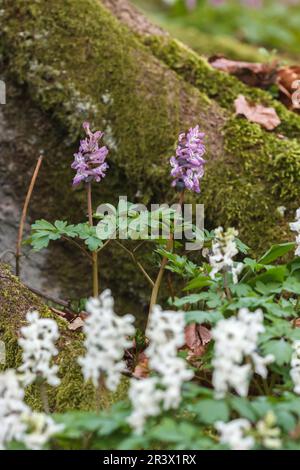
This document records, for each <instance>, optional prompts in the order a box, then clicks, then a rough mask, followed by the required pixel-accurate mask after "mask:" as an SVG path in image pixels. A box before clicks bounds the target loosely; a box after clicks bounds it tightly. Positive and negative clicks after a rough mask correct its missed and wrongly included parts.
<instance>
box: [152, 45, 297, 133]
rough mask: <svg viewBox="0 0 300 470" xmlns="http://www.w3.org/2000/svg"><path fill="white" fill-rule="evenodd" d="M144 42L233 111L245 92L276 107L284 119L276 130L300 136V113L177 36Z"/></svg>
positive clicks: (256, 99)
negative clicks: (213, 63)
mask: <svg viewBox="0 0 300 470" xmlns="http://www.w3.org/2000/svg"><path fill="white" fill-rule="evenodd" d="M143 42H144V44H146V45H147V46H148V47H150V49H151V51H152V52H153V54H154V55H155V56H156V57H158V58H159V59H160V60H162V61H163V62H164V63H166V64H167V65H168V66H169V67H170V68H171V69H172V70H174V71H176V72H177V73H178V74H179V75H180V76H182V77H183V78H184V79H185V80H186V81H187V82H188V83H191V84H192V85H194V86H195V87H197V88H198V89H199V90H201V92H202V93H205V94H206V95H207V96H209V97H210V98H212V99H214V100H216V101H217V102H218V103H219V104H220V106H222V107H224V108H226V109H228V110H229V111H234V106H233V104H234V100H235V99H236V97H237V96H238V95H239V94H243V95H244V96H246V97H247V98H249V99H250V100H253V101H254V102H259V103H262V104H264V105H267V106H272V107H274V108H275V110H276V111H277V113H278V115H279V117H280V119H281V121H282V123H281V125H280V126H279V127H278V128H277V131H278V132H282V133H283V134H285V135H286V136H287V137H292V138H293V137H295V138H299V135H300V116H299V115H297V114H295V113H293V112H290V111H288V110H287V109H286V108H285V106H283V105H282V104H281V103H279V102H278V101H276V100H275V99H273V97H272V96H271V94H270V93H268V92H266V91H263V90H260V89H258V88H251V87H248V86H246V85H244V84H243V83H242V82H241V81H240V80H238V79H237V78H236V77H234V76H232V75H229V74H227V73H224V72H221V71H219V70H216V69H214V68H213V67H211V66H210V64H209V63H208V62H207V60H206V59H205V58H203V57H201V56H199V55H198V54H197V53H195V52H194V51H192V50H191V49H189V48H188V47H186V46H184V45H183V44H182V43H181V42H179V41H177V40H176V39H172V38H169V37H166V36H145V37H144V38H143Z"/></svg>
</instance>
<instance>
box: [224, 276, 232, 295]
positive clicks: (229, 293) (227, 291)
mask: <svg viewBox="0 0 300 470" xmlns="http://www.w3.org/2000/svg"><path fill="white" fill-rule="evenodd" d="M223 281H224V289H225V294H226V297H227V299H228V300H231V299H232V295H231V291H230V289H229V287H228V284H227V273H226V272H224V273H223Z"/></svg>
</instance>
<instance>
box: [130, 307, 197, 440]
mask: <svg viewBox="0 0 300 470" xmlns="http://www.w3.org/2000/svg"><path fill="white" fill-rule="evenodd" d="M184 329H185V320H184V313H183V312H173V311H165V312H164V311H163V310H162V309H161V307H159V306H158V305H155V306H154V307H153V310H152V312H151V315H150V321H149V326H148V328H147V331H146V336H147V337H148V339H149V341H150V344H149V346H148V348H147V349H146V351H145V353H146V355H147V357H148V359H149V367H150V369H152V370H153V371H154V372H156V374H157V376H156V377H151V378H147V379H142V380H132V381H131V385H130V390H129V397H130V400H131V402H132V406H133V411H132V414H131V416H130V417H129V418H128V422H129V424H130V425H131V426H132V427H133V428H134V429H135V431H136V432H137V433H142V432H143V428H144V424H145V421H146V419H147V417H149V416H157V415H159V414H160V412H161V408H163V409H164V410H169V409H174V408H177V407H178V406H179V404H180V400H181V389H182V385H183V383H184V382H185V381H188V380H190V379H191V378H192V377H193V375H194V374H193V372H192V371H191V370H189V369H188V366H187V363H186V361H185V360H184V359H181V358H179V357H177V354H178V348H180V347H182V346H183V345H184V343H185V337H184Z"/></svg>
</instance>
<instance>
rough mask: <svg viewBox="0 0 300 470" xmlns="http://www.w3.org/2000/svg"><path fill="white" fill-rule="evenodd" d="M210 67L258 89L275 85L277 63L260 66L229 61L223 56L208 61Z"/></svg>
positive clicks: (256, 63)
mask: <svg viewBox="0 0 300 470" xmlns="http://www.w3.org/2000/svg"><path fill="white" fill-rule="evenodd" d="M209 62H210V64H211V66H212V67H214V68H216V69H218V70H222V71H223V72H227V73H230V74H231V75H235V76H236V77H238V78H239V79H240V80H241V81H242V82H243V83H246V84H247V85H250V86H257V87H259V88H267V87H269V86H271V85H273V84H274V83H276V75H277V74H276V72H277V63H276V62H273V63H270V64H261V63H258V62H241V61H236V60H229V59H226V58H225V57H223V56H213V57H211V58H210V59H209Z"/></svg>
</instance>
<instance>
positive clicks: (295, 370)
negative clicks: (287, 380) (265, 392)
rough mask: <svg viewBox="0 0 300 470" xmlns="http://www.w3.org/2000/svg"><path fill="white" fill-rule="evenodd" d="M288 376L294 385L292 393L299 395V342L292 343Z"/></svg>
mask: <svg viewBox="0 0 300 470" xmlns="http://www.w3.org/2000/svg"><path fill="white" fill-rule="evenodd" d="M290 376H291V379H292V381H293V383H294V392H295V393H297V394H298V395H300V341H299V340H297V341H294V342H293V354H292V359H291V370H290Z"/></svg>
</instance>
